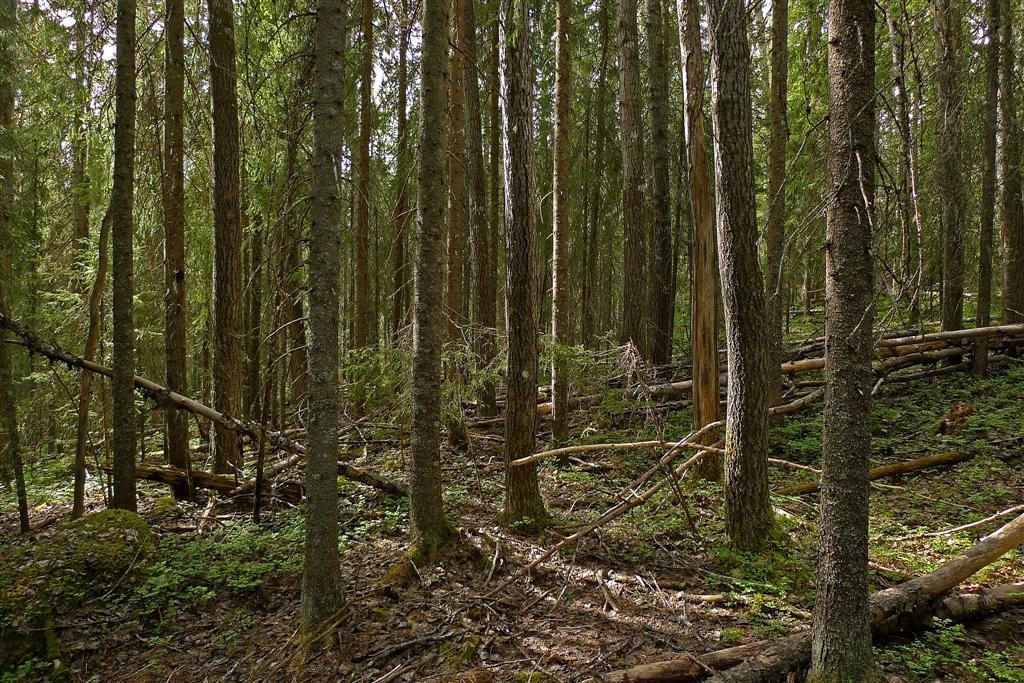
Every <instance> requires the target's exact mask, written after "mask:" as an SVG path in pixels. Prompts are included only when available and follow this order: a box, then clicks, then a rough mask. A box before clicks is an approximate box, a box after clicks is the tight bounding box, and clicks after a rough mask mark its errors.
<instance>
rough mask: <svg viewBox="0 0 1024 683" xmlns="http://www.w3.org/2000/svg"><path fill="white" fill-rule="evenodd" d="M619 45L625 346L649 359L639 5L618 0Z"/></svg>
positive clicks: (617, 36)
mask: <svg viewBox="0 0 1024 683" xmlns="http://www.w3.org/2000/svg"><path fill="white" fill-rule="evenodd" d="M617 3H618V5H617V9H618V13H617V29H616V39H617V44H618V51H619V118H620V134H621V137H622V226H623V228H622V229H623V237H622V240H623V247H622V251H623V265H622V268H623V271H622V273H623V277H622V281H623V290H622V335H621V340H622V342H623V343H626V342H630V341H631V342H633V344H634V345H635V346H636V348H637V350H638V351H639V352H640V355H641V356H642V357H643V358H644V359H647V358H648V357H649V355H650V354H649V353H648V348H649V347H648V344H647V341H648V340H647V337H648V335H647V332H648V329H647V328H648V322H649V315H648V310H647V309H648V290H649V286H648V285H649V277H648V275H649V270H648V267H647V262H648V260H649V256H650V255H649V250H648V245H647V240H648V228H647V219H646V209H645V206H644V201H645V200H644V196H645V188H646V186H647V176H646V174H645V171H644V122H643V115H642V113H641V104H640V103H641V100H642V97H643V95H642V94H641V85H640V46H639V39H638V37H637V15H638V12H639V10H638V9H637V0H617Z"/></svg>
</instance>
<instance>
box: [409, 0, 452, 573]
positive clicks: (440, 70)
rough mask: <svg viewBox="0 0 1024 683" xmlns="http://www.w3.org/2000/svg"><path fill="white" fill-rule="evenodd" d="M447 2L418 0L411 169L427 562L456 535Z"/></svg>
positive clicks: (416, 449)
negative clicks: (444, 447) (449, 439)
mask: <svg viewBox="0 0 1024 683" xmlns="http://www.w3.org/2000/svg"><path fill="white" fill-rule="evenodd" d="M448 6H449V0H424V2H423V24H422V25H423V43H422V44H423V54H422V58H421V60H420V70H421V72H420V102H421V107H422V121H423V123H422V125H421V126H420V140H419V168H418V170H417V174H418V176H417V190H418V193H419V194H418V197H417V221H418V226H417V231H416V297H415V316H414V317H413V357H412V373H413V383H412V387H413V388H412V432H411V452H412V471H411V472H410V475H409V508H410V518H411V521H412V537H413V543H414V545H415V546H417V547H418V548H419V549H421V550H422V551H423V552H422V553H421V554H422V555H423V556H424V557H425V558H426V559H430V558H431V556H434V555H436V554H437V553H438V552H439V551H440V550H441V549H443V548H444V547H445V546H447V545H448V544H449V543H450V542H451V541H452V539H453V538H454V532H453V530H452V527H451V525H450V524H449V523H448V520H447V518H446V517H445V513H444V499H443V497H442V493H441V439H440V424H441V349H442V348H443V346H444V339H445V326H444V319H443V304H442V298H441V296H442V293H443V288H444V275H443V271H444V251H443V249H444V221H445V203H446V197H447V193H446V192H445V183H444V168H445V157H446V153H447V145H446V142H447V139H446V137H445V118H446V116H447V114H448V107H447V103H446V99H447V97H446V95H447V93H446V85H447V83H446V82H447V73H448Z"/></svg>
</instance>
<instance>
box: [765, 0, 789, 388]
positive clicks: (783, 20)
mask: <svg viewBox="0 0 1024 683" xmlns="http://www.w3.org/2000/svg"><path fill="white" fill-rule="evenodd" d="M771 61H772V63H771V100H770V102H769V114H768V116H769V119H770V123H769V125H770V131H769V133H768V197H767V201H768V221H767V225H766V226H765V238H764V241H765V297H766V298H767V299H768V339H769V358H770V359H771V360H770V362H771V366H772V368H774V367H775V366H777V365H779V364H780V363H781V362H782V342H783V334H782V309H783V304H784V294H785V292H784V289H783V285H784V282H785V280H784V278H783V276H784V272H785V271H784V264H783V248H784V246H785V239H786V141H787V139H788V138H789V126H788V123H787V118H786V103H787V102H788V79H789V0H773V1H772V56H771ZM781 395H782V377H781V376H777V375H773V376H772V377H770V378H769V381H768V404H769V405H775V404H776V403H778V402H779V397H780V396H781Z"/></svg>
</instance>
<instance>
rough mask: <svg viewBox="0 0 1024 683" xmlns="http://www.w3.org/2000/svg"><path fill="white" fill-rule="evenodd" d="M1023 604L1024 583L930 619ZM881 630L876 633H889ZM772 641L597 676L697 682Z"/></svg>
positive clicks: (963, 598) (974, 615) (951, 604)
mask: <svg viewBox="0 0 1024 683" xmlns="http://www.w3.org/2000/svg"><path fill="white" fill-rule="evenodd" d="M1021 604H1024V583H1007V584H1003V585H1000V586H994V587H992V588H986V589H984V590H981V591H977V592H972V593H958V594H957V595H949V596H946V597H945V598H944V599H942V601H940V602H939V603H938V605H937V606H936V607H935V611H934V613H932V614H929V615H926V616H927V617H930V618H937V619H949V620H951V621H956V622H963V621H971V620H974V619H979V618H981V617H984V616H987V615H990V614H994V613H996V612H998V611H999V610H1001V609H1004V608H1006V607H1010V606H1013V605H1021ZM892 632H893V631H887V630H886V629H883V628H881V627H880V628H878V629H876V634H885V633H892ZM774 642H775V641H772V640H757V641H754V642H753V643H747V644H745V645H737V646H735V647H730V648H727V649H725V650H716V651H715V652H709V653H707V654H703V655H699V656H694V655H691V654H686V653H684V654H683V655H682V656H681V657H680V658H679V659H670V660H665V661H660V662H648V663H645V664H639V665H637V666H634V667H632V668H630V669H623V670H621V671H613V672H611V673H608V674H605V675H603V676H601V677H599V678H598V679H597V680H599V681H601V682H602V683H689V682H691V681H700V680H703V679H704V678H705V677H707V676H708V674H709V673H711V672H712V671H721V670H724V669H730V668H732V667H734V666H739V665H740V664H742V663H743V662H745V661H746V660H748V659H750V658H752V657H755V656H757V654H758V653H759V652H762V651H763V650H764V649H765V648H768V647H770V646H772V644H773V643H774Z"/></svg>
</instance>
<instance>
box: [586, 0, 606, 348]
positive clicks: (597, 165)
mask: <svg viewBox="0 0 1024 683" xmlns="http://www.w3.org/2000/svg"><path fill="white" fill-rule="evenodd" d="M611 2H612V0H600V9H599V10H598V24H599V31H600V34H601V58H600V59H601V61H600V64H599V66H598V76H597V91H596V93H595V95H594V96H595V103H594V107H595V108H596V109H597V114H596V117H595V118H596V119H597V122H596V129H597V144H596V147H595V150H594V184H593V197H592V198H591V200H590V215H589V216H588V217H587V220H589V222H590V224H589V229H588V232H589V239H588V241H587V269H586V271H585V272H584V273H583V293H582V297H581V307H582V311H581V312H580V317H581V320H580V337H581V341H582V342H583V346H584V347H585V348H593V347H594V342H595V341H596V339H595V338H596V336H597V334H598V333H599V330H598V329H597V328H598V326H599V322H600V317H599V316H598V311H597V307H598V303H599V301H600V299H599V296H598V293H599V292H598V289H599V280H598V275H599V274H600V264H599V258H600V245H601V232H602V225H601V216H602V215H603V206H604V204H603V200H604V165H605V138H606V137H607V135H608V123H607V122H608V107H607V105H606V104H605V100H606V99H607V91H608V40H609V33H610V31H609V29H608V5H609V3H611Z"/></svg>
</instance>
